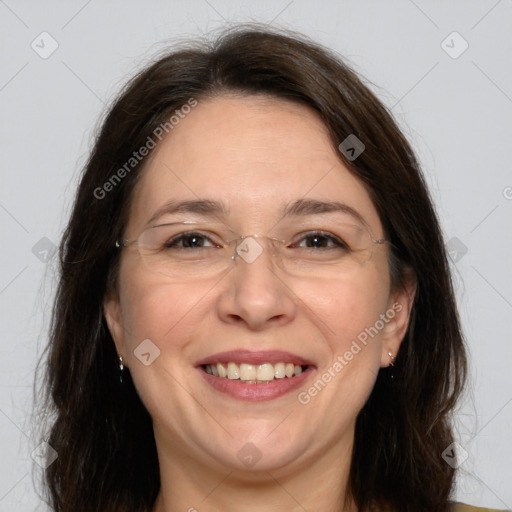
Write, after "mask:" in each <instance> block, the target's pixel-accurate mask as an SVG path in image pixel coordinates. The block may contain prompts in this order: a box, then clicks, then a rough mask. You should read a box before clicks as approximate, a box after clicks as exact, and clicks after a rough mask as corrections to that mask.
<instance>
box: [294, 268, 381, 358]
mask: <svg viewBox="0 0 512 512" xmlns="http://www.w3.org/2000/svg"><path fill="white" fill-rule="evenodd" d="M296 294H297V296H298V297H299V298H300V299H301V301H303V302H304V303H305V304H306V306H307V310H309V311H310V313H311V318H312V319H313V320H314V318H316V319H317V322H316V323H317V324H318V325H319V326H320V328H321V329H322V332H323V334H324V337H325V339H326V340H327V341H328V343H329V345H330V348H331V350H332V352H333V356H334V355H337V354H339V352H340V351H345V350H346V349H347V346H350V343H351V341H352V340H355V339H357V337H358V336H359V335H360V334H361V333H364V332H367V330H368V329H369V328H371V327H372V326H374V325H375V323H376V322H377V321H378V320H379V318H380V315H381V314H382V313H384V312H385V310H386V306H387V303H388V300H389V278H388V276H387V275H386V274H384V275H383V274H382V272H381V268H380V267H378V266H376V265H375V266H372V267H371V268H367V269H365V272H362V271H361V272H360V273H359V274H358V275H355V276H351V277H350V278H345V279H339V280H336V281H332V282H327V281H325V282H323V283H321V284H320V283H313V282H311V283H310V284H309V286H307V285H304V286H301V287H300V288H298V287H297V288H296ZM376 337H377V336H373V337H372V338H376ZM360 338H361V339H363V338H364V335H362V336H360ZM347 344H348V345H347Z"/></svg>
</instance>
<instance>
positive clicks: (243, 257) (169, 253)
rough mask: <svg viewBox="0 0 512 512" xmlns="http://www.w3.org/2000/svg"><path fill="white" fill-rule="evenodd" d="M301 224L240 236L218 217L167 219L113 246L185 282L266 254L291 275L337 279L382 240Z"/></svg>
mask: <svg viewBox="0 0 512 512" xmlns="http://www.w3.org/2000/svg"><path fill="white" fill-rule="evenodd" d="M306 226H307V224H306V223H302V224H301V223H299V224H297V223H295V224H292V225H288V226H280V228H279V232H278V233H276V235H278V236H275V237H274V236H262V235H256V234H255V235H245V236H240V235H237V234H236V233H235V232H234V231H233V230H232V229H230V228H228V227H227V226H226V225H225V224H223V223H220V222H204V223H199V222H187V221H185V222H172V223H169V224H161V225H157V226H152V227H149V228H147V229H145V230H144V231H143V232H142V233H141V234H140V236H139V237H138V238H137V239H135V240H123V239H122V240H118V241H117V242H116V247H118V248H123V247H124V248H126V247H130V246H135V247H136V248H137V250H138V253H139V255H140V259H141V262H142V263H143V264H144V266H145V267H146V268H147V269H149V270H150V271H152V272H156V273H158V274H161V275H163V276H167V277H169V278H171V280H172V281H175V282H186V281H191V280H201V279H207V278H211V277H214V276H216V275H219V274H221V273H222V272H223V271H225V270H227V269H228V268H229V267H230V266H231V265H233V264H236V262H239V263H240V264H253V263H254V262H255V261H257V260H259V259H260V258H270V260H271V261H272V262H273V264H275V265H276V266H277V268H280V269H281V270H283V271H284V272H286V273H287V274H289V275H291V276H297V277H304V276H311V277H317V278H336V277H337V276H340V275H343V274H350V273H353V272H355V271H356V270H357V269H358V268H360V267H361V266H363V265H365V264H366V263H367V262H368V261H370V259H371V258H372V254H373V251H374V249H375V247H376V246H381V245H382V244H385V243H386V242H387V240H385V239H375V238H373V237H372V235H371V234H370V232H369V231H368V230H367V229H365V228H364V227H363V226H360V225H356V224H350V223H336V224H333V227H332V229H331V228H329V230H328V231H327V230H323V229H303V228H306Z"/></svg>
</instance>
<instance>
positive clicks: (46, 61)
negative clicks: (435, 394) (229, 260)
mask: <svg viewBox="0 0 512 512" xmlns="http://www.w3.org/2000/svg"><path fill="white" fill-rule="evenodd" d="M251 20H253V21H261V22H266V23H272V24H273V25H275V26H282V27H287V28H291V29H294V30H297V31H301V32H304V33H305V34H307V35H309V36H311V37H312V38H314V39H316V40H317V41H319V42H321V43H323V44H325V45H327V46H329V47H331V48H333V49H335V50H336V51H338V52H340V53H341V54H342V55H344V56H345V57H346V58H347V59H348V61H349V63H351V64H352V65H353V66H354V67H355V69H356V70H357V71H358V72H360V73H362V74H363V75H364V76H366V77H367V78H368V79H369V80H370V81H371V82H373V83H374V84H377V85H375V86H372V89H373V90H374V91H375V92H376V93H377V94H378V96H379V97H380V98H381V99H382V101H383V102H384V103H385V104H387V105H388V106H389V107H390V108H392V111H393V113H394V114H395V116H396V117H397V119H398V121H399V122H400V124H401V126H402V127H403V129H404V131H405V133H406V135H407V137H408V138H409V139H410V141H411V142H412V144H413V146H414V148H415V149H416V151H417V153H418V155H419V158H420V161H421V162H422V164H423V168H424V171H425V174H426V178H427V181H428V183H429V186H430V189H431V192H432V195H433V197H434V200H435V202H436V204H437V207H438V211H439V214H440V217H441V219H442V224H443V229H444V232H445V236H446V240H447V241H448V245H449V248H450V251H451V254H452V257H453V260H454V261H453V268H454V275H455V280H456V288H457V295H458V300H459V305H460V311H461V316H462V320H463V324H464V329H465V334H466V336H467V340H468V345H469V349H470V358H471V359H470V365H471V366H470V373H471V379H472V387H471V391H470V392H469V393H468V395H467V398H466V400H465V401H464V402H463V403H462V404H461V407H460V411H459V413H458V415H457V423H458V432H459V434H458V442H459V443H460V445H461V447H462V448H463V450H464V452H466V453H467V459H465V460H464V461H463V462H462V464H461V467H460V470H461V471H460V476H459V479H458V489H457V497H458V499H459V500H461V501H465V502H469V503H473V504H475V505H486V506H491V507H496V508H502V509H504V508H511V507H512V485H511V481H512V478H511V477H512V469H511V468H512V464H511V461H512V446H511V443H510V433H511V431H512V428H511V427H512V403H511V402H512V386H511V381H512V377H511V371H510V367H511V362H512V343H510V341H511V337H510V325H509V324H510V318H511V313H512V291H511V290H512V267H511V264H510V262H511V261H512V257H511V256H512V243H511V237H510V233H511V229H510V228H511V218H512V215H511V214H512V173H511V169H510V161H511V156H512V155H511V146H512V144H511V140H512V138H511V136H512V133H511V132H512V129H511V127H512V123H511V116H512V99H511V98H512V73H511V66H510V55H511V54H512V35H511V26H512V24H511V22H512V1H511V0H500V1H496V0H485V1H458V2H457V1H445V2H441V1H436V2H433V1H432V2H427V1H425V0H423V1H420V0H415V1H412V0H396V1H386V2H384V1H380V2H378V1H376V0H375V1H362V2H356V1H342V2H335V1H334V0H332V1H323V2H312V1H307V0H291V1H290V0H273V1H260V2H247V1H246V2H234V1H233V2H229V1H227V0H193V1H189V2H187V3H185V2H179V3H178V2H169V1H167V2H164V1H154V2H151V3H148V2H142V1H123V2H122V1H120V0H118V1H110V2H102V1H100V0H90V1H74V0H73V1H67V2H50V1H45V2H36V1H33V2H28V1H15V0H5V1H2V0H0V39H1V52H2V66H1V69H0V105H1V109H2V110H1V112H2V123H1V136H0V141H1V166H2V167H1V168H2V171H1V188H0V224H1V229H2V244H1V265H0V307H1V314H2V323H1V329H2V331H1V334H2V336H1V339H0V347H1V357H0V439H1V457H0V461H1V462H0V464H1V467H0V511H13V510H17V511H25V510H27V511H28V510H43V509H44V508H43V507H42V506H41V505H38V500H37V498H36V495H35V493H34V491H33V484H32V475H31V466H32V464H33V462H32V457H31V453H32V452H33V450H34V449H35V450H36V452H35V455H34V456H35V458H36V459H37V460H39V459H38V457H37V454H38V453H39V452H38V448H37V446H38V445H39V443H40V442H41V439H39V438H36V437H35V436H34V435H33V434H32V433H31V421H32V419H31V417H30V413H31V410H32V384H33V380H34V379H33V374H34V368H35V364H36V361H37V358H38V355H39V354H40V353H41V349H42V346H43V344H44V343H45V335H46V332H47V327H48V318H49V310H50V301H51V297H52V292H53V287H54V278H53V276H52V274H53V272H54V269H55V263H56V257H55V256H53V257H52V248H53V244H57V243H58V240H59V238H60V235H61V232H62V228H63V226H64V222H65V220H66V218H67V215H68V213H69V209H70V205H71V200H72V196H73V193H74V190H75V187H76V182H77V175H78V171H79V169H80V168H81V166H82V165H83V163H84V162H85V159H86V157H87V154H88V151H89V148H90V144H91V138H92V136H93V134H94V131H95V129H96V127H97V126H98V120H99V117H100V115H101V113H102V112H103V110H104V107H105V105H107V104H108V103H109V101H110V100H111V99H112V98H113V96H114V94H115V93H116V92H117V91H118V90H119V88H120V86H121V85H122V84H123V83H124V82H125V81H126V80H127V78H128V77H130V76H131V75H132V74H133V72H134V71H135V70H136V69H138V68H140V66H142V65H143V64H144V63H145V62H147V60H148V59H149V58H150V57H151V56H152V55H154V54H155V52H157V51H158V50H160V49H162V48H164V47H165V46H166V44H168V43H169V41H170V40H171V39H173V38H175V37H186V36H196V35H198V34H201V33H205V32H208V31H210V30H212V29H216V28H218V27H221V26H223V25H225V24H226V23H233V22H237V21H251ZM44 31H46V32H48V33H49V34H50V36H48V35H42V36H41V35H40V34H41V32H44ZM454 31H456V32H458V34H459V35H457V34H455V35H453V34H452V32H454ZM450 34H452V35H450ZM53 40H54V41H55V42H56V43H55V42H53ZM443 41H445V42H444V43H443ZM466 42H467V44H468V45H469V47H468V48H467V49H466V51H464V52H463V53H461V52H462V50H464V48H465V46H466ZM52 44H53V45H55V44H58V48H57V49H56V51H55V52H54V53H53V54H51V55H49V56H48V55H47V54H48V53H49V52H50V50H51V49H52ZM31 45H33V46H34V48H33V47H32V46H31ZM41 55H42V56H44V57H47V58H42V56H41ZM39 450H40V448H39ZM464 452H462V451H461V452H460V453H461V454H462V457H461V459H460V460H461V461H462V460H463V459H464V457H463V456H464ZM35 467H37V466H35Z"/></svg>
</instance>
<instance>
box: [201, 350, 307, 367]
mask: <svg viewBox="0 0 512 512" xmlns="http://www.w3.org/2000/svg"><path fill="white" fill-rule="evenodd" d="M229 362H234V363H237V362H238V363H249V364H264V363H270V364H275V363H294V364H299V365H301V366H314V363H313V362H312V361H310V360H309V359H306V358H304V357H301V356H299V355H297V354H292V353H291V352H286V351H283V350H262V351H258V352H256V351H253V350H229V351H226V352H218V353H217V354H212V355H211V356H208V357H205V358H204V359H201V360H199V361H197V363H196V366H204V365H206V364H216V363H229Z"/></svg>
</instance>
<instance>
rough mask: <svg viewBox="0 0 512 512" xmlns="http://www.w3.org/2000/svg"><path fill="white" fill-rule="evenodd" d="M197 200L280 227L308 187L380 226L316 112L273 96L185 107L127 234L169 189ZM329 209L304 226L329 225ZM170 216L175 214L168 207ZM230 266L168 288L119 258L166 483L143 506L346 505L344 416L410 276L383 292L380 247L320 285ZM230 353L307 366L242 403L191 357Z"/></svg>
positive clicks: (126, 255)
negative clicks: (288, 384) (358, 342)
mask: <svg viewBox="0 0 512 512" xmlns="http://www.w3.org/2000/svg"><path fill="white" fill-rule="evenodd" d="M198 197H199V198H209V199H215V200H222V201H224V202H225V203H226V204H227V205H228V206H229V209H230V214H229V216H228V217H226V218H225V221H226V223H227V224H229V226H231V227H232V228H233V229H234V230H236V231H237V232H238V233H243V234H253V233H260V234H266V233H267V232H268V231H269V230H270V229H271V228H273V229H276V228H278V227H279V222H278V221H279V214H278V211H279V210H280V208H281V207H282V206H283V204H286V203H289V202H292V201H295V200H296V199H300V198H306V197H307V198H314V199H319V200H336V201H342V202H344V203H346V204H348V205H350V206H352V207H353V208H355V209H357V210H358V211H359V212H360V213H361V215H362V216H363V217H364V219H365V220H366V222H367V223H368V225H369V226H370V229H371V232H372V234H373V236H374V237H375V238H382V237H384V233H383V229H382V225H381V222H380V220H379V217H378V214H377V211H376V209H375V207H374V205H373V203H372V201H371V199H370V196H369V195H368V193H367V191H366V190H365V188H364V186H363V185H362V184H361V182H360V181H359V180H358V179H357V178H356V177H355V176H354V175H353V174H352V173H351V172H350V171H349V170H348V169H347V167H346V166H345V165H344V164H343V163H342V162H341V160H340V159H339V157H338V155H337V152H336V149H335V148H333V145H332V143H331V141H330V139H329V136H328V133H327V130H326V128H325V126H324V125H323V123H322V121H321V120H320V119H319V117H318V116H317V114H316V113H314V112H313V111H312V110H310V109H309V108H307V107H305V106H301V105H297V104H294V103H291V102H287V101H283V100H277V99H272V98H268V97H260V96H258V97H256V96H249V97H247V96H245V97H242V96H234V95H230V96H221V97H217V98H214V99H209V100H207V101H204V102H200V103H199V105H198V106H196V107H195V108H194V109H192V111H191V113H190V114H188V115H187V116H186V117H185V118H184V119H183V120H181V121H180V123H179V125H177V126H176V127H175V128H174V129H173V131H172V132H171V133H170V134H169V136H168V137H167V138H166V139H164V140H163V141H162V142H161V143H160V145H159V146H158V147H157V148H156V150H155V152H154V153H153V154H152V156H151V158H150V159H148V161H147V162H146V167H145V169H144V171H143V176H141V181H140V182H139V184H138V186H137V188H136V189H135V191H134V196H133V201H132V204H131V211H130V216H129V221H128V223H127V226H126V231H125V236H126V238H127V239H134V238H136V237H137V236H138V234H139V233H140V232H141V231H142V230H143V229H144V226H145V225H146V222H147V221H148V219H149V218H150V217H151V215H152V214H153V213H154V212H155V211H156V210H157V209H158V208H159V207H160V206H162V205H163V204H165V203H166V202H167V201H169V199H171V198H174V199H197V198H198ZM189 216H190V215H189ZM339 218H340V217H335V216H330V217H329V216H327V215H323V216H316V217H312V218H310V220H309V222H310V224H311V226H312V228H315V227H318V228H325V229H327V228H328V227H329V226H331V227H332V226H335V221H336V219H339ZM174 219H176V220H184V216H183V214H182V215H181V217H176V216H167V217H164V218H163V220H165V221H166V222H169V221H171V220H174ZM158 223H162V222H160V221H159V222H158ZM233 265H234V268H232V269H231V271H230V272H227V273H226V274H225V275H223V277H222V278H221V279H219V278H216V279H206V280H204V281H194V282H190V283H184V282H180V283H173V282H171V281H170V279H169V278H165V277H163V276H162V275H158V274H156V273H154V272H151V271H150V270H148V268H147V267H145V266H144V265H142V264H141V261H140V258H139V255H138V252H137V250H136V248H135V247H134V246H131V247H128V248H126V249H124V250H123V252H122V255H121V266H120V276H119V283H120V284H119V288H118V290H117V291H116V292H115V293H111V294H109V295H108V296H107V297H106V299H105V303H104V310H105V316H106V319H107V322H108V326H109V329H110V331H111V333H112V337H113V339H114V342H115V344H116V349H117V352H118V354H119V355H122V356H123V359H124V364H125V365H126V366H127V367H128V368H129V369H130V372H131V375H132V377H133V379H134V383H135V386H136V388H137V391H138V393H139V394H140V396H141V398H142V400H143V402H144V404H145V406H146V407H147V409H148V411H149V413H150V414H151V416H152V418H153V425H154V434H155V440H156V445H157V450H158V456H159V461H160V471H161V482H162V487H161V492H160V494H159V496H158V499H157V502H156V504H155V507H154V512H175V511H185V510H189V511H193V510H198V511H213V510H225V511H231V510H233V511H234V510H240V508H241V507H242V508H243V510H245V511H246V512H255V511H265V512H269V511H278V510H279V511H282V510H287V511H295V510H311V511H313V510H322V511H335V510H336V511H339V510H345V511H350V512H352V511H356V510H357V508H356V507H355V505H354V503H353V501H352V500H351V497H350V494H349V493H347V481H348V477H349V471H350V458H351V453H352V447H353V439H354V425H355V420H356V417H357V414H358V412H359V411H360V410H361V408H362V407H363V405H364V403H365V401H366V399H367V398H368V396H369V394H370V392H371V390H372V387H373V385H374V383H375V379H376V376H377V373H378V371H379V368H380V367H385V366H388V365H389V364H390V362H391V360H390V357H389V355H388V353H389V352H391V353H392V354H394V355H396V354H397V352H398V349H399V346H400V342H401V340H402V338H403V336H404V334H405V331H406V328H407V323H408V320H409V312H410V307H411V303H412V297H413V286H412V285H411V286H407V288H406V289H401V290H394V289H393V288H392V287H391V282H390V276H389V271H388V255H387V247H386V246H385V245H384V246H378V247H376V249H375V250H374V252H373V255H372V258H371V260H370V261H368V262H367V263H366V264H365V265H362V266H360V267H359V268H357V269H356V271H355V272H353V273H352V274H351V275H345V276H340V277H339V278H336V279H329V280H327V279H322V280H318V279H317V280H315V279H314V278H313V277H311V276H305V277H303V278H297V277H291V276H286V275H284V274H282V273H280V272H279V271H276V269H275V268H274V269H272V265H271V264H270V260H269V259H268V258H267V257H265V255H263V257H260V258H258V259H257V260H256V261H254V262H253V263H251V264H244V263H240V262H236V263H234V264H233ZM395 303H399V304H400V305H401V306H402V307H401V310H400V311H399V312H396V314H395V316H394V318H393V319H391V320H389V321H388V323H386V324H385V326H384V328H383V329H382V330H380V331H379V333H378V335H376V336H374V337H373V338H372V339H371V341H370V342H369V343H368V344H367V345H366V346H362V347H363V348H362V350H361V351H360V352H359V353H358V354H357V355H355V356H354V358H353V359H352V360H351V361H350V362H349V363H348V364H347V365H346V366H345V367H344V368H343V370H342V371H340V372H338V373H336V377H334V378H332V380H331V381H330V382H329V383H328V385H326V386H325V388H324V389H322V390H321V392H319V393H318V394H317V395H316V396H315V397H314V398H312V399H311V401H310V402H309V403H308V404H305V405H303V404H301V403H299V401H298V400H297V393H298V391H301V390H305V389H306V390H307V388H308V387H310V386H311V385H312V383H314V381H316V380H317V379H318V378H319V376H320V375H322V374H323V373H324V372H326V371H327V370H328V368H329V367H332V365H333V363H334V361H335V360H336V357H337V356H338V355H340V354H344V353H345V351H346V350H348V349H349V348H350V346H351V343H352V341H353V340H355V339H356V337H357V335H358V334H359V333H361V332H362V331H364V329H365V328H367V327H369V326H373V325H374V324H375V322H376V320H378V319H379V315H381V314H383V313H385V312H386V311H387V310H389V309H390V308H392V305H393V304H395ZM147 338H149V339H150V340H151V341H152V342H153V343H154V344H155V345H156V346H158V348H159V350H160V356H159V357H158V358H157V359H155V361H154V362H153V363H152V364H150V365H148V366H145V365H143V364H141V362H140V361H139V360H138V359H137V358H136V357H135V356H134V350H135V349H136V348H137V346H138V345H139V344H140V343H141V341H142V340H144V339H147ZM235 349H248V350H254V351H256V350H276V349H278V350H286V351H289V352H292V353H295V354H299V355H301V356H303V357H306V358H308V359H311V360H313V361H314V362H315V365H316V369H315V370H314V372H312V374H311V375H310V376H309V378H308V380H307V381H306V383H305V384H304V386H303V387H301V389H300V390H297V391H293V392H291V393H288V394H286V395H285V396H282V397H279V398H277V399H274V400H271V401H265V402H244V401H241V400H236V399H234V398H231V397H229V396H227V395H224V394H222V393H219V392H218V391H216V390H214V389H213V388H212V387H211V386H210V385H209V384H207V383H206V382H205V381H204V379H203V378H201V377H200V376H199V375H198V370H197V369H196V368H195V367H194V366H195V363H196V362H197V361H198V360H199V359H201V358H204V357H206V356H209V355H211V354H214V353H217V352H222V351H225V350H235ZM249 442H250V443H253V444H254V445H255V446H256V447H257V449H258V451H259V452H260V453H261V455H262V457H261V459H260V460H259V461H258V462H257V463H256V464H255V465H254V466H252V467H250V468H248V467H246V466H245V465H244V464H243V463H242V462H241V461H240V460H239V459H238V457H237V453H238V451H239V450H240V449H241V448H242V447H243V446H244V445H246V443H249Z"/></svg>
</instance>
